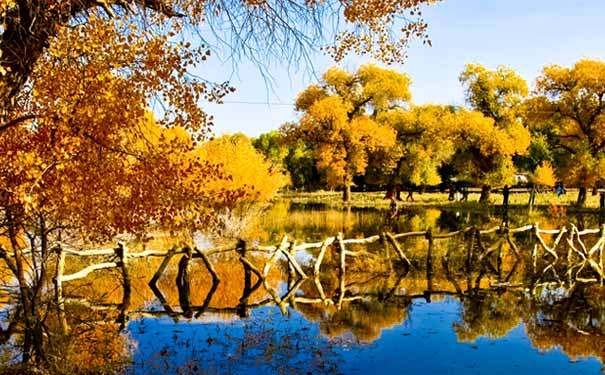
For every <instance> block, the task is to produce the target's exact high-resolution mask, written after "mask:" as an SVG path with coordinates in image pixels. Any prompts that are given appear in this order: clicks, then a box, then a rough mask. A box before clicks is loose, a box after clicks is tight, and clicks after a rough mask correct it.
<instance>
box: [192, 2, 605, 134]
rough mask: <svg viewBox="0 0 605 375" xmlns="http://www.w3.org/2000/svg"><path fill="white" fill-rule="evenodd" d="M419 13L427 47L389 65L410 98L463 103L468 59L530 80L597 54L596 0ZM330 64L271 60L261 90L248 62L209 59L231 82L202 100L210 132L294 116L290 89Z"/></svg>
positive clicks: (600, 11)
mask: <svg viewBox="0 0 605 375" xmlns="http://www.w3.org/2000/svg"><path fill="white" fill-rule="evenodd" d="M424 15H425V19H426V20H427V22H428V23H429V35H430V38H431V41H432V43H433V46H432V47H428V46H425V45H422V44H421V43H415V44H414V45H413V46H412V47H411V48H410V50H409V57H408V59H407V61H406V62H405V64H402V65H392V66H390V68H392V69H395V70H398V71H401V72H405V73H407V74H408V75H409V76H410V78H411V79H412V86H411V90H412V101H413V102H414V103H416V104H423V103H439V104H457V105H461V104H464V92H463V89H462V87H461V86H460V83H459V82H458V75H459V74H460V72H461V71H462V70H463V68H464V65H465V64H467V63H471V62H472V63H480V64H483V65H485V66H487V67H488V68H495V67H497V66H498V65H506V66H509V67H511V68H513V69H514V70H515V71H516V72H518V73H519V74H521V76H523V77H524V78H525V79H526V80H527V81H528V83H529V84H530V86H533V81H534V80H535V78H536V77H537V76H538V74H539V73H540V71H541V69H542V67H543V66H545V65H549V64H559V65H564V66H569V65H572V64H573V63H574V62H575V61H577V60H579V59H581V58H584V57H586V58H593V59H605V1H603V0H575V1H574V0H525V1H520V0H508V1H505V0H445V1H443V2H441V3H437V4H436V5H434V6H432V7H430V8H429V9H427V10H426V11H425V14H424ZM364 62H369V60H367V59H364V58H357V57H353V58H349V59H347V60H346V61H344V62H343V63H342V64H340V65H341V66H342V67H343V68H345V69H348V70H355V69H356V68H357V67H358V65H359V64H361V63H364ZM332 65H334V63H333V62H332V61H331V60H330V59H329V58H328V57H326V56H324V55H323V54H321V53H316V54H314V55H313V67H311V68H305V69H298V70H297V69H296V68H294V67H288V66H287V65H286V64H285V63H279V62H276V63H275V66H271V67H270V71H271V75H272V76H273V87H272V88H268V87H267V82H266V81H265V79H264V78H263V76H262V74H260V72H259V70H258V67H257V66H255V65H254V64H252V63H248V62H245V61H243V62H240V63H239V64H238V65H237V67H236V68H235V69H234V67H233V66H232V64H230V63H229V62H228V61H227V62H224V61H223V62H221V61H219V58H218V57H215V58H213V59H211V61H210V62H209V63H208V64H206V65H204V66H203V70H204V71H205V72H206V73H208V72H211V77H212V79H213V80H216V81H219V80H230V81H231V83H232V85H234V86H235V87H236V88H237V91H236V92H235V93H233V94H231V95H229V96H228V97H227V98H226V99H225V102H226V103H225V104H222V105H207V104H206V105H204V107H205V108H206V110H207V111H208V112H209V113H210V114H212V115H214V117H215V127H214V132H215V134H217V135H220V134H224V133H234V132H243V133H245V134H247V135H249V136H258V135H259V134H261V133H265V132H268V131H270V130H273V129H277V128H278V127H279V126H280V125H281V124H283V123H284V122H286V121H295V120H296V119H297V116H298V115H297V113H296V112H295V111H294V108H293V107H292V105H291V103H293V102H294V99H295V97H296V95H297V93H299V92H300V91H302V90H303V89H304V88H305V87H306V86H307V85H309V84H310V83H313V82H316V80H317V79H316V78H315V76H314V74H313V71H315V73H316V75H317V76H320V75H321V73H322V72H323V71H324V70H325V69H327V68H328V67H330V66H332ZM312 70H313V71H312ZM206 76H208V74H206ZM248 102H250V103H257V104H245V103H248ZM274 103H283V104H284V105H277V104H274Z"/></svg>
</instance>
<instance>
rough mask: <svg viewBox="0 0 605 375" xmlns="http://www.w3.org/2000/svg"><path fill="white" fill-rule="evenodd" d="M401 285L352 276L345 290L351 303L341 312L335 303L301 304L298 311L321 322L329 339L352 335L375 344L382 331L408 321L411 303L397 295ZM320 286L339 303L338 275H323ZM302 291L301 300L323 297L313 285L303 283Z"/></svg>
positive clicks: (389, 280) (393, 280)
mask: <svg viewBox="0 0 605 375" xmlns="http://www.w3.org/2000/svg"><path fill="white" fill-rule="evenodd" d="M328 275H330V276H328ZM400 282H401V278H397V277H388V276H385V275H384V274H382V275H372V274H367V273H366V274H361V273H350V274H349V275H348V278H347V283H346V288H345V290H346V293H345V297H348V298H349V300H348V302H345V303H343V304H342V306H341V309H338V308H337V305H336V304H335V303H328V304H323V303H313V304H303V303H298V304H297V305H296V309H297V310H298V311H299V312H301V313H302V314H303V315H304V316H305V317H306V318H307V319H310V320H312V321H318V322H319V328H320V330H321V332H322V333H323V334H324V335H326V336H328V337H332V338H333V337H337V336H341V335H344V334H346V333H351V334H352V335H353V336H354V337H355V338H356V339H357V340H360V341H362V342H372V341H374V340H376V339H378V338H380V335H381V333H382V330H383V329H385V328H390V327H393V326H395V325H398V324H401V323H403V322H404V321H405V319H407V316H408V311H407V308H408V307H409V306H410V303H411V300H410V299H409V298H406V297H404V296H401V295H397V294H396V292H397V289H398V287H399V284H400ZM321 285H322V287H323V289H324V290H323V291H324V293H325V295H326V296H327V297H328V298H330V299H329V301H330V302H333V301H334V300H337V296H338V295H339V293H340V290H339V282H338V276H337V274H336V273H331V274H322V277H321ZM300 291H301V292H302V294H301V295H300V296H301V297H305V298H309V299H313V298H319V297H320V296H319V293H318V291H317V287H316V284H314V283H312V282H306V283H304V284H302V285H301V288H300Z"/></svg>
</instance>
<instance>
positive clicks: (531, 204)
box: [527, 182, 536, 207]
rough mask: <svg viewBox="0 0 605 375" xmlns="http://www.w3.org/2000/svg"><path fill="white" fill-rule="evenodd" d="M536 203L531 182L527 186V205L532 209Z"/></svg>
mask: <svg viewBox="0 0 605 375" xmlns="http://www.w3.org/2000/svg"><path fill="white" fill-rule="evenodd" d="M535 203H536V184H534V183H533V182H532V183H530V185H529V202H527V204H528V205H529V207H533V206H534V204H535Z"/></svg>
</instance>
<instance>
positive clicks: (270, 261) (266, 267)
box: [263, 234, 289, 279]
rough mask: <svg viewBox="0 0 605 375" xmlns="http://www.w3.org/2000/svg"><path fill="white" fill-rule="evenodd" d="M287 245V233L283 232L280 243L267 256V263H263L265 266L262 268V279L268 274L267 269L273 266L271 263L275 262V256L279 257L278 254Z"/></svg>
mask: <svg viewBox="0 0 605 375" xmlns="http://www.w3.org/2000/svg"><path fill="white" fill-rule="evenodd" d="M288 246H289V243H288V235H286V234H284V237H282V240H281V243H280V244H279V246H278V247H277V250H275V252H273V255H271V258H269V260H268V261H267V263H265V267H264V269H263V279H266V278H267V276H268V275H269V270H270V269H271V266H273V263H275V261H276V260H277V258H279V255H280V254H281V253H282V252H283V251H285V249H287V248H288Z"/></svg>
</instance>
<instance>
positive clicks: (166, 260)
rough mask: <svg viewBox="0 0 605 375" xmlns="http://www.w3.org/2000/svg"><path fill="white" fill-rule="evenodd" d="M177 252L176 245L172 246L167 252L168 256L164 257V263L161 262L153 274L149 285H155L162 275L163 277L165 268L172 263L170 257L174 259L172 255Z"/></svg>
mask: <svg viewBox="0 0 605 375" xmlns="http://www.w3.org/2000/svg"><path fill="white" fill-rule="evenodd" d="M175 254H176V247H172V248H171V249H170V250H168V252H167V253H166V256H165V257H164V260H162V264H160V266H159V267H158V269H157V270H156V271H155V273H154V274H153V277H152V278H151V280H149V285H155V284H156V283H157V282H158V280H159V279H160V277H162V274H163V273H164V270H166V267H167V266H168V263H170V259H172V257H173V256H174V255H175Z"/></svg>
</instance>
